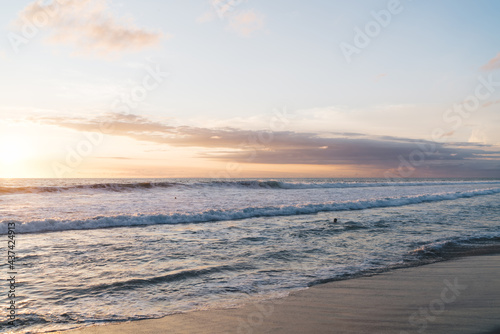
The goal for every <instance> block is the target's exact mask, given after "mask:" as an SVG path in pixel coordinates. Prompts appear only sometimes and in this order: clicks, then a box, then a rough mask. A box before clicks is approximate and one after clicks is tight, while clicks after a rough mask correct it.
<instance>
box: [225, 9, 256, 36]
mask: <svg viewBox="0 0 500 334" xmlns="http://www.w3.org/2000/svg"><path fill="white" fill-rule="evenodd" d="M263 27H264V17H263V15H262V14H260V13H258V12H256V11H254V10H247V11H242V12H239V13H238V14H235V15H233V16H231V17H230V19H229V25H228V28H229V29H230V30H232V31H234V32H236V33H238V34H239V35H241V36H245V37H249V36H250V35H251V34H252V33H254V32H255V31H258V30H261V29H262V28H263Z"/></svg>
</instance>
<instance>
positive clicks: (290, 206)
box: [0, 179, 500, 333]
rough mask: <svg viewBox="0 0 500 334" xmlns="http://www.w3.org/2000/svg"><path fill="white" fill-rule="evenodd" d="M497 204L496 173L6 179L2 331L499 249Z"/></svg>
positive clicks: (268, 291)
mask: <svg viewBox="0 0 500 334" xmlns="http://www.w3.org/2000/svg"><path fill="white" fill-rule="evenodd" d="M499 203H500V180H499V179H405V180H387V179H272V180H271V179H228V180H214V179H63V180H62V179H60V180H57V179H10V180H1V181H0V233H1V235H0V237H1V238H2V239H3V240H2V242H1V243H0V245H1V246H0V252H2V256H3V258H4V261H2V264H1V265H0V267H1V270H2V271H1V272H2V276H3V278H4V279H2V281H3V282H4V283H3V284H2V285H1V287H0V289H2V290H3V291H0V296H1V297H0V303H1V307H0V317H1V318H0V331H1V332H7V333H10V332H11V333H38V332H48V331H54V330H63V329H70V328H77V327H82V326H88V325H92V324H104V323H110V322H117V321H128V320H138V319H148V318H158V317H162V316H166V315H168V314H173V313H178V312H189V311H193V310H200V309H209V308H214V307H217V308H220V307H234V306H237V305H241V304H243V303H247V302H249V301H255V300H261V299H268V298H279V297H283V296H286V295H287V294H289V293H290V292H292V291H296V290H299V289H305V288H307V287H309V286H311V285H315V284H319V283H322V282H328V281H333V280H340V279H351V278H355V277H360V276H364V275H373V274H376V273H379V272H383V271H387V270H394V269H397V268H402V267H409V266H418V265H422V264H426V263H431V262H436V261H443V260H447V259H451V258H454V257H457V256H463V255H467V254H480V253H485V252H491V251H494V250H498V249H499V248H500V205H499ZM335 218H337V219H338V221H337V223H333V220H334V219H335ZM9 241H11V242H9ZM13 241H15V244H14V243H13ZM9 251H10V252H11V253H9ZM9 255H11V256H13V257H8V256H9ZM7 260H8V261H7ZM13 276H14V282H12V279H11V278H12V277H13ZM9 282H10V283H9ZM9 289H10V290H11V291H12V289H13V290H14V292H13V294H14V295H15V296H10V297H9V295H12V294H9ZM12 301H14V303H12ZM13 304H14V305H15V310H14V314H15V320H12V319H9V316H10V315H11V314H12V312H11V310H12V308H11V309H9V307H10V306H11V305H13ZM12 321H13V323H12Z"/></svg>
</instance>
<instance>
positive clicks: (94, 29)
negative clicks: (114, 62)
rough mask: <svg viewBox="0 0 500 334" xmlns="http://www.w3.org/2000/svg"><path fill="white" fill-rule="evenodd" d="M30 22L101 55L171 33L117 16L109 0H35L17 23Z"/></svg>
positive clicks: (152, 42) (147, 44) (59, 41)
mask: <svg viewBox="0 0 500 334" xmlns="http://www.w3.org/2000/svg"><path fill="white" fill-rule="evenodd" d="M27 22H28V23H31V24H33V25H35V26H36V27H38V28H40V29H45V30H47V31H48V41H49V42H51V43H56V44H67V45H72V46H74V47H75V48H76V49H77V50H79V51H81V52H83V53H96V54H99V55H102V54H108V53H116V52H123V51H139V50H141V49H143V48H146V47H151V46H155V45H158V44H159V43H160V40H161V38H162V37H169V36H163V34H162V33H161V32H151V31H147V30H144V29H142V28H139V27H137V26H136V25H135V24H134V23H133V20H132V19H131V18H128V19H118V18H116V17H114V16H113V14H112V13H111V11H110V9H109V7H108V2H107V1H106V0H65V1H57V0H56V1H52V2H51V3H50V4H48V5H45V4H43V2H42V1H34V2H32V3H30V4H28V5H27V6H26V7H25V8H24V9H23V10H22V11H21V13H20V14H19V16H18V18H17V19H16V21H15V22H14V24H15V25H16V26H18V27H22V26H23V25H25V24H26V23H27Z"/></svg>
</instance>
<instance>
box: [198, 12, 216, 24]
mask: <svg viewBox="0 0 500 334" xmlns="http://www.w3.org/2000/svg"><path fill="white" fill-rule="evenodd" d="M214 19H215V14H214V13H213V12H212V11H207V12H205V13H203V14H201V15H200V16H198V17H197V18H196V22H198V23H207V22H211V21H213V20H214Z"/></svg>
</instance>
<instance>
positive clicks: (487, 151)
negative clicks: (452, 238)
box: [31, 113, 500, 177]
mask: <svg viewBox="0 0 500 334" xmlns="http://www.w3.org/2000/svg"><path fill="white" fill-rule="evenodd" d="M31 120H32V121H36V122H38V123H42V124H47V125H55V126H59V127H63V128H69V129H73V130H77V131H85V132H100V131H101V128H102V127H103V125H105V127H106V128H111V129H112V132H111V135H114V136H125V137H129V138H133V139H135V140H139V141H145V142H151V143H157V144H167V145H170V146H174V147H194V148H201V149H200V153H199V157H200V158H205V159H211V160H216V161H223V162H227V161H231V162H238V163H259V164H281V165H287V164H302V165H332V166H335V165H337V166H340V165H341V166H356V167H358V168H359V167H363V168H373V169H374V170H381V171H383V170H385V171H394V170H397V169H398V168H400V167H401V164H402V163H403V161H406V164H410V165H412V168H414V169H415V170H416V171H418V172H420V173H425V175H428V176H432V175H433V176H484V177H486V176H491V177H498V176H500V170H499V169H498V166H499V164H500V151H499V150H498V148H497V147H495V146H492V145H486V144H475V143H467V142H463V143H447V144H445V143H435V142H430V141H425V140H418V139H408V138H398V137H391V136H370V135H365V134H360V133H335V132H332V133H329V134H328V136H325V135H323V136H320V135H319V134H316V133H301V132H293V131H275V132H270V131H264V130H260V131H254V130H241V129H236V128H230V127H226V128H218V129H209V128H203V127H191V126H172V125H168V124H164V123H161V122H157V121H153V120H150V119H147V118H145V117H142V116H137V115H133V114H117V113H109V114H105V115H103V116H100V117H97V118H92V119H90V118H70V117H32V118H31ZM409 161H414V163H410V162H409ZM415 161H416V162H415ZM442 166H447V168H448V169H443V168H441V167H442ZM438 167H439V168H438ZM436 168H437V169H436ZM445 171H446V173H444V172H445ZM438 172H439V173H441V174H439V175H436V174H435V173H438ZM433 173H434V174H433ZM443 173H444V174H443Z"/></svg>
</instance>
